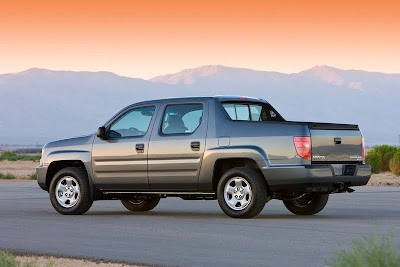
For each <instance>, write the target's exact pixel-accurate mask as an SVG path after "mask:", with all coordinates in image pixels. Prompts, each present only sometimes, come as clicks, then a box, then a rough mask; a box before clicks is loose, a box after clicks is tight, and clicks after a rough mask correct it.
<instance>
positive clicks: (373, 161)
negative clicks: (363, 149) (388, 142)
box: [365, 150, 382, 173]
mask: <svg viewBox="0 0 400 267" xmlns="http://www.w3.org/2000/svg"><path fill="white" fill-rule="evenodd" d="M365 163H367V164H369V165H371V171H372V173H379V172H381V171H382V154H380V153H378V152H376V151H375V150H371V151H369V152H368V154H367V156H366V157H365Z"/></svg>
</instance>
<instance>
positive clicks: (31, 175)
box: [28, 172, 37, 180]
mask: <svg viewBox="0 0 400 267" xmlns="http://www.w3.org/2000/svg"><path fill="white" fill-rule="evenodd" d="M28 178H29V180H37V173H36V172H33V173H31V174H29V176H28Z"/></svg>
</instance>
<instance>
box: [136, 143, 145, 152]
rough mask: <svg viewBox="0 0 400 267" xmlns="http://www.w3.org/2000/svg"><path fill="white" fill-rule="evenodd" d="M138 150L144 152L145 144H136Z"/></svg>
mask: <svg viewBox="0 0 400 267" xmlns="http://www.w3.org/2000/svg"><path fill="white" fill-rule="evenodd" d="M136 152H137V153H143V152H144V144H136Z"/></svg>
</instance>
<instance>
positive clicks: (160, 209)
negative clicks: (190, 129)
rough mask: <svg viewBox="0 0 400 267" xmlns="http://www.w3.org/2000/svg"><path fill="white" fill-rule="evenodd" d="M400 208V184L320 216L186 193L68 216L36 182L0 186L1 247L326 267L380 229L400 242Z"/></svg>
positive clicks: (336, 202)
mask: <svg viewBox="0 0 400 267" xmlns="http://www.w3.org/2000/svg"><path fill="white" fill-rule="evenodd" d="M399 210H400V188H367V187H364V188H359V189H357V190H356V192H354V193H351V194H348V193H344V194H336V195H331V198H330V199H329V202H328V205H327V206H326V207H325V209H324V210H323V211H322V212H321V213H319V214H318V215H314V216H296V215H292V214H291V213H289V212H288V211H287V210H286V209H285V207H284V206H283V204H282V203H281V202H280V201H276V200H273V201H270V202H269V203H267V205H266V207H265V209H264V211H263V212H262V213H261V214H260V215H259V216H257V217H256V218H253V219H247V220H239V219H231V218H229V217H227V216H225V215H224V214H223V212H222V211H221V210H220V208H219V206H218V203H217V201H202V200H201V201H184V200H181V199H179V198H168V199H162V200H161V202H160V204H159V206H157V207H156V208H155V209H154V210H153V211H150V212H147V213H139V214H134V213H132V212H130V211H127V210H125V208H124V207H123V206H122V204H121V203H120V202H119V201H98V202H95V203H94V205H93V206H92V208H91V210H90V211H89V212H88V213H87V214H85V215H81V216H62V215H59V214H58V213H57V212H56V211H54V210H53V208H52V206H51V204H50V202H49V199H48V195H47V192H45V191H42V190H41V189H39V187H38V186H37V185H36V183H0V248H1V249H8V250H13V251H19V252H31V253H40V254H53V255H60V256H74V257H82V258H92V259H105V260H115V261H123V262H129V263H146V264H157V265H175V266H205V265H212V266H227V265H229V266H322V265H323V264H324V259H325V258H328V257H329V256H330V255H331V253H332V251H333V250H335V249H340V248H348V247H349V246H350V244H351V240H352V239H359V238H360V237H361V236H362V235H365V234H368V233H370V232H371V231H372V230H373V229H374V228H375V229H376V231H377V232H379V233H387V232H388V231H390V230H394V231H395V232H396V235H397V236H396V238H397V241H400V238H399V237H400V234H399V233H400V212H399ZM374 225H375V226H374Z"/></svg>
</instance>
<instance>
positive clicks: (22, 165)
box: [0, 161, 39, 181]
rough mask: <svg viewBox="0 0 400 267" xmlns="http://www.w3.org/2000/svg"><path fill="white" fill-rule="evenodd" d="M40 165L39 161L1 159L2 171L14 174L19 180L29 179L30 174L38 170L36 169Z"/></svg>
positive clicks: (0, 170)
mask: <svg viewBox="0 0 400 267" xmlns="http://www.w3.org/2000/svg"><path fill="white" fill-rule="evenodd" d="M38 165H39V162H37V161H0V173H2V174H6V173H11V174H14V175H15V177H16V179H18V180H19V179H28V178H29V175H31V174H32V173H35V172H36V170H35V169H36V167H37V166H38ZM11 181H15V180H11Z"/></svg>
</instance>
